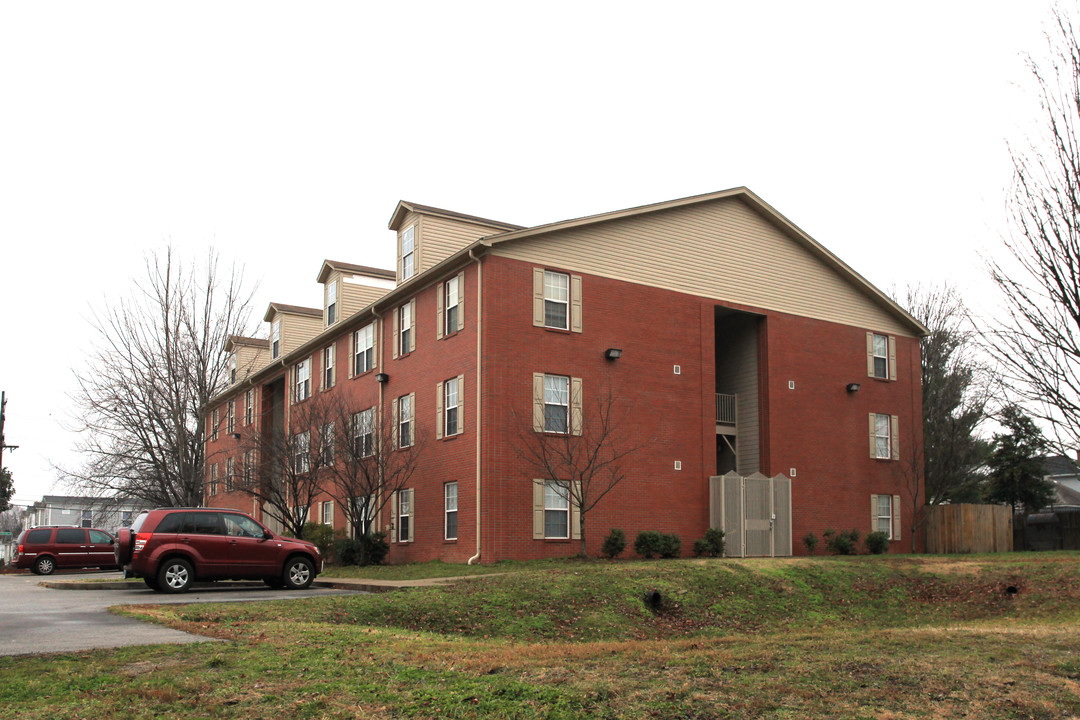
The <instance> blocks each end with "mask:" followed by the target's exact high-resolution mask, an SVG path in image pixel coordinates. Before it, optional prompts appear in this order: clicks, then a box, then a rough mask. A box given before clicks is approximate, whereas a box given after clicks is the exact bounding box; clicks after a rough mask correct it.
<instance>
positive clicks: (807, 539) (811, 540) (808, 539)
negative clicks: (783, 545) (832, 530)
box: [802, 532, 818, 555]
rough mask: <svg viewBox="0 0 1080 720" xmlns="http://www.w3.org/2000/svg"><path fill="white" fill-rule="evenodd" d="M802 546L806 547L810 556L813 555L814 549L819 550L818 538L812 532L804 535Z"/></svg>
mask: <svg viewBox="0 0 1080 720" xmlns="http://www.w3.org/2000/svg"><path fill="white" fill-rule="evenodd" d="M802 544H803V545H805V546H806V553H807V554H808V555H813V554H814V549H815V548H817V544H818V536H817V535H815V534H814V533H812V532H808V533H806V534H805V535H803V539H802Z"/></svg>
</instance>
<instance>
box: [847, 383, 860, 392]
mask: <svg viewBox="0 0 1080 720" xmlns="http://www.w3.org/2000/svg"><path fill="white" fill-rule="evenodd" d="M861 387H862V385H860V384H859V383H848V384H847V391H848V392H849V393H857V392H859V388H861Z"/></svg>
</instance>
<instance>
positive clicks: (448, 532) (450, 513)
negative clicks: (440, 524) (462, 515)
mask: <svg viewBox="0 0 1080 720" xmlns="http://www.w3.org/2000/svg"><path fill="white" fill-rule="evenodd" d="M443 488H444V489H443V497H444V498H445V506H446V523H445V529H444V534H443V537H444V538H445V539H447V540H457V483H456V482H448V483H446V485H444V486H443Z"/></svg>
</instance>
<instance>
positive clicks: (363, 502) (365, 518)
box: [353, 495, 375, 537]
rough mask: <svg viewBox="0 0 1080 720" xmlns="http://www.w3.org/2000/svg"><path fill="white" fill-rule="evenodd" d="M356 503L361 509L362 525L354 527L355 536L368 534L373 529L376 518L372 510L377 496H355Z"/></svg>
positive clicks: (354, 501)
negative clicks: (372, 514)
mask: <svg viewBox="0 0 1080 720" xmlns="http://www.w3.org/2000/svg"><path fill="white" fill-rule="evenodd" d="M353 503H354V505H355V506H356V507H357V508H358V509H359V510H360V527H359V528H354V529H353V536H354V537H363V536H364V535H367V533H368V531H369V530H370V529H371V525H372V523H374V521H375V518H374V517H372V516H371V512H372V510H373V509H374V505H375V498H374V496H372V495H365V496H364V497H356V498H353Z"/></svg>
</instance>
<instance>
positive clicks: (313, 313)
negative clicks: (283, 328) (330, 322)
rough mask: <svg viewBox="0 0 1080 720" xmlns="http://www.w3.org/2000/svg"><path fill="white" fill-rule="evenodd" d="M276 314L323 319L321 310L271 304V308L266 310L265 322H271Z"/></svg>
mask: <svg viewBox="0 0 1080 720" xmlns="http://www.w3.org/2000/svg"><path fill="white" fill-rule="evenodd" d="M274 313H282V314H284V315H302V316H304V317H316V318H321V317H322V310H320V309H319V308H309V307H300V306H299V305H286V304H285V303H275V302H272V303H270V306H269V307H267V308H266V315H264V316H263V321H264V322H270V318H272V317H273V316H274Z"/></svg>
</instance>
